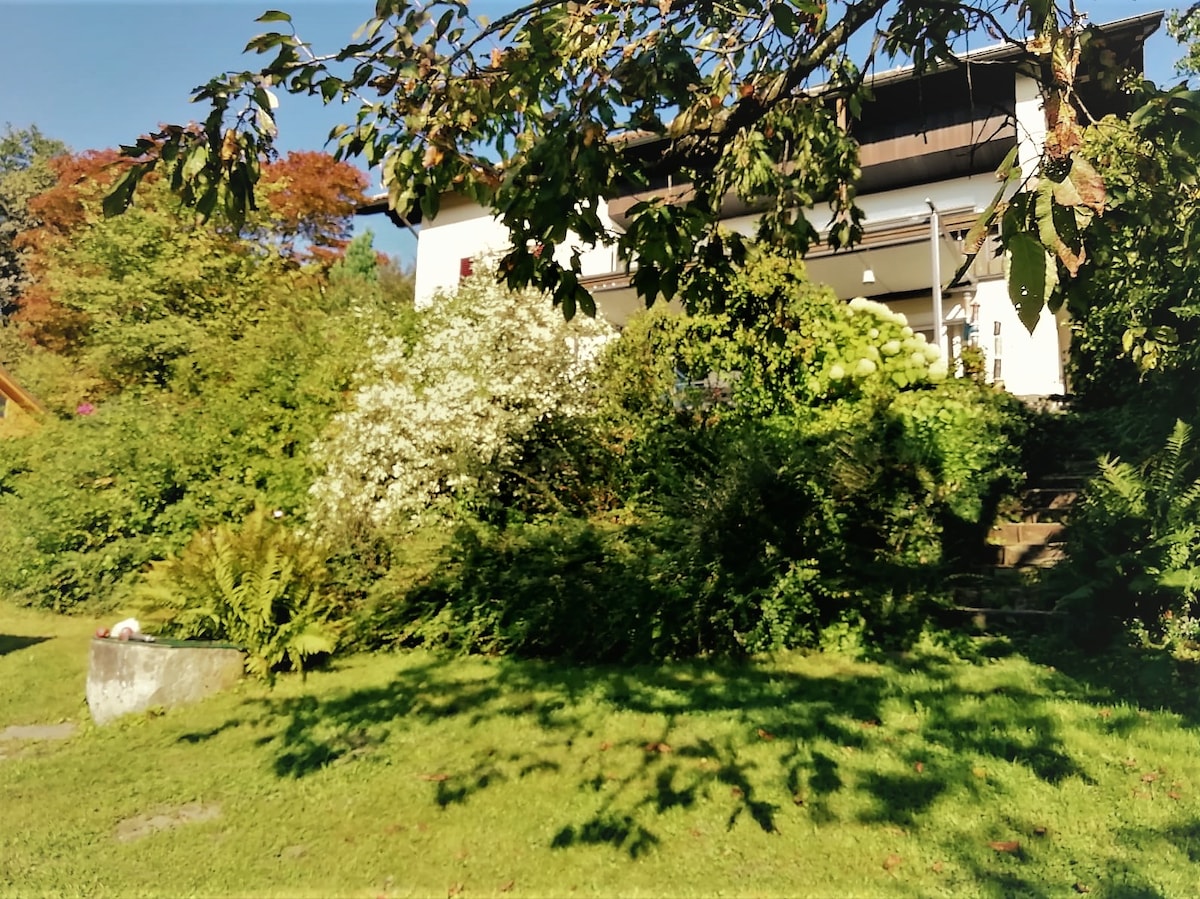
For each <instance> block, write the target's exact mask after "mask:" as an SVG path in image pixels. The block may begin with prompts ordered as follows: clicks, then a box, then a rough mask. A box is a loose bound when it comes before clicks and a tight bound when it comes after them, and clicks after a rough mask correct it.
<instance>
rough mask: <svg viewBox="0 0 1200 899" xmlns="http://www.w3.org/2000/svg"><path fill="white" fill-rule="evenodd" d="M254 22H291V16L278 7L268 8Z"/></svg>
mask: <svg viewBox="0 0 1200 899" xmlns="http://www.w3.org/2000/svg"><path fill="white" fill-rule="evenodd" d="M254 21H255V22H291V21H292V17H291V16H289V15H288V14H287V13H285V12H283V11H281V10H278V9H268V10H267V11H266V12H265V13H263V14H262V15H261V16H259V17H258V18H257V19H255V20H254Z"/></svg>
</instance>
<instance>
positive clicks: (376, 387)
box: [313, 265, 610, 527]
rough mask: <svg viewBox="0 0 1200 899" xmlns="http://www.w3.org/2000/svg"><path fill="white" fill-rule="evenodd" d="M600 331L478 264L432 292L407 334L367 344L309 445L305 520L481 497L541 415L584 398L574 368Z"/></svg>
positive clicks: (393, 520) (412, 514) (407, 514)
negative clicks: (345, 398)
mask: <svg viewBox="0 0 1200 899" xmlns="http://www.w3.org/2000/svg"><path fill="white" fill-rule="evenodd" d="M479 268H480V269H481V270H482V269H483V268H484V266H482V265H481V266H479ZM609 333H610V332H609V329H608V328H607V326H605V325H604V324H603V323H602V322H599V321H596V320H591V319H587V320H585V319H578V320H576V321H575V322H573V323H567V322H564V321H563V318H562V315H561V313H559V312H558V311H557V310H555V309H553V308H551V307H550V305H549V303H548V302H546V301H545V300H544V298H542V297H539V296H536V295H530V294H513V293H509V292H507V291H504V290H502V289H501V288H499V287H498V286H497V285H496V283H495V281H494V280H493V279H492V278H491V276H490V275H486V274H482V273H481V274H478V275H476V276H473V277H472V278H469V279H467V280H466V281H464V282H463V283H462V284H461V285H460V287H459V289H458V291H457V292H456V293H454V294H453V295H451V296H442V297H439V298H437V299H436V300H435V301H434V303H433V305H432V306H431V307H430V308H429V309H427V310H425V311H424V312H423V313H422V314H421V320H420V323H419V325H418V336H417V337H416V339H415V340H404V339H401V338H396V339H392V340H388V341H383V342H381V343H380V344H378V345H377V346H376V348H375V351H374V355H373V357H372V359H371V361H370V363H369V365H368V366H367V368H366V370H365V371H364V372H362V373H361V375H360V378H359V381H360V383H359V387H358V389H357V391H356V393H355V396H354V400H353V406H352V408H351V409H349V410H348V411H346V412H345V413H343V414H341V415H339V416H337V417H336V419H335V421H334V422H333V425H332V427H331V428H330V431H329V433H328V434H327V436H326V437H325V438H324V439H323V441H322V442H321V444H320V445H319V447H318V448H317V455H318V457H319V459H320V461H321V463H322V464H323V467H324V471H323V473H322V475H321V476H320V477H319V478H318V479H317V481H316V484H315V485H314V486H313V495H314V498H315V500H316V506H317V508H316V513H315V514H316V520H318V521H320V522H321V523H322V525H323V526H335V525H339V524H340V523H346V522H350V521H353V520H355V519H362V520H364V521H368V522H370V523H371V525H373V526H375V527H383V526H389V525H405V524H410V523H414V522H416V521H418V520H419V519H420V518H421V517H422V516H427V515H429V514H431V513H432V514H435V515H437V514H445V513H446V512H447V511H451V510H453V509H455V508H456V507H467V508H471V507H475V506H477V505H479V504H483V505H487V504H488V503H490V502H491V501H492V498H493V497H494V496H495V495H496V494H497V492H498V491H499V490H500V489H501V484H502V482H503V481H504V479H505V476H506V475H507V474H508V473H509V472H510V471H511V470H512V468H513V466H514V465H515V464H516V462H517V460H518V459H520V458H521V456H522V455H523V454H524V453H525V451H526V445H527V443H528V442H529V441H530V440H531V439H533V438H534V437H536V435H537V434H539V433H544V432H545V431H544V430H541V428H542V426H543V425H545V424H546V423H547V422H549V421H552V420H553V419H556V418H557V417H560V416H571V415H574V414H579V413H581V412H583V411H584V410H585V409H586V408H587V396H586V392H587V384H586V380H585V378H584V377H583V374H584V372H585V370H586V368H587V366H588V360H589V358H590V356H591V355H593V354H594V349H593V343H594V342H598V341H603V340H604V339H606V336H607V335H608V334H609Z"/></svg>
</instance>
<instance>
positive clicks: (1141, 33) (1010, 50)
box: [355, 10, 1165, 229]
mask: <svg viewBox="0 0 1200 899" xmlns="http://www.w3.org/2000/svg"><path fill="white" fill-rule="evenodd" d="M1164 15H1165V13H1164V11H1163V10H1154V11H1152V12H1148V13H1142V14H1141V15H1137V16H1130V17H1128V18H1124V19H1117V20H1115V21H1112V22H1105V23H1103V24H1101V25H1099V26H1097V27H1098V28H1099V29H1100V30H1101V31H1103V32H1104V33H1105V34H1106V35H1108V36H1110V37H1112V38H1114V39H1116V40H1126V41H1130V42H1131V44H1132V46H1133V47H1135V48H1139V47H1140V46H1141V45H1142V44H1143V43H1144V41H1145V40H1146V38H1147V37H1149V36H1150V35H1151V34H1153V33H1154V32H1155V31H1157V30H1158V28H1159V27H1160V26H1161V25H1162V20H1163V17H1164ZM1026 58H1028V53H1027V52H1026V49H1025V47H1023V46H1022V45H1021V44H1018V43H1013V42H1005V43H998V44H992V45H990V46H987V47H981V48H980V49H978V50H969V51H967V52H965V53H962V54H959V55H957V56H956V58H955V62H944V61H943V62H941V63H940V64H939V65H937V66H935V67H934V72H938V71H949V70H951V69H954V68H957V67H958V66H961V65H964V64H986V63H999V62H1010V63H1011V62H1019V61H1021V60H1023V59H1026ZM924 74H928V73H922V75H924ZM916 77H918V76H917V73H916V67H915V66H913V65H911V64H910V65H905V66H898V67H896V68H892V69H887V70H885V71H883V72H879V73H877V74H874V75H871V76H870V77H869V78H868V83H869V84H870V85H871V86H872V87H883V86H885V85H889V84H895V83H898V82H903V81H905V80H909V79H914V78H916ZM816 90H817V91H820V88H819V87H818V88H817V89H816ZM610 139H611V140H615V141H620V142H622V143H623V144H624V146H625V147H627V148H629V149H630V150H632V151H635V152H637V151H641V150H644V149H645V148H649V147H651V146H653V145H655V144H660V143H666V142H668V141H669V140H670V138H668V137H665V136H663V135H661V134H655V133H651V132H632V133H627V134H619V135H614V136H613V137H612V138H610ZM381 213H382V214H384V215H386V216H387V217H388V218H389V219H390V220H391V221H392V223H393V224H395V225H396V226H397V227H401V228H409V229H411V228H412V226H413V225H416V224H420V222H421V209H420V206H419V205H414V206H413V207H412V208H411V209H409V210H407V211H399V210H396V209H393V208H392V207H391V205H390V203H389V202H388V195H387V193H380V194H376V195H374V196H371V197H368V198H367V200H366V201H365V202H364V203H360V204H359V205H358V207H357V208H356V209H355V215H378V214H381Z"/></svg>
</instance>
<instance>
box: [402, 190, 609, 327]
mask: <svg viewBox="0 0 1200 899" xmlns="http://www.w3.org/2000/svg"><path fill="white" fill-rule="evenodd" d="M600 220H601V221H602V222H603V223H604V225H605V226H606V227H609V228H611V227H612V221H611V219H609V217H608V211H607V207H606V206H605V204H603V203H601V204H600ZM579 244H580V241H579V240H578V239H575V240H568V241H567V243H566V244H564V245H563V246H560V247H559V248H558V250H557V251H556V253H555V257H556V258H557V259H558V260H559V262H561V263H562V264H564V265H566V264H568V263H569V261H570V258H571V247H572V246H577V245H579ZM508 247H509V238H508V231H507V229H505V227H504V226H503V225H502V224H500V221H499V220H498V219H496V218H495V217H493V216H492V215H491V214H490V213H489V212H488V211H487V210H485V209H484V208H483V207H482V206H480V205H478V204H477V203H470V202H465V201H460V202H455V203H454V204H452V205H450V206H449V207H448V208H443V209H442V210H441V211H439V212H438V216H437V218H436V219H435V220H434V221H432V222H428V223H425V224H422V225H421V231H420V237H419V239H418V241H417V277H416V285H415V287H414V294H415V301H416V305H417V307H418V308H422V307H425V306H428V305H429V304H430V303H432V302H433V298H434V296H436V295H437V293H438V292H439V291H449V290H453V289H454V288H455V287H456V286H457V285H458V282H459V280H460V278H461V263H462V260H463V259H473V258H476V257H478V256H485V255H488V254H492V253H502V252H504V251H506V250H507V249H508ZM580 266H581V272H580V274H581V275H582V276H583V277H585V278H587V277H590V276H593V275H606V274H609V273H611V272H615V271H617V251H616V247H615V246H607V245H601V246H597V247H592V248H587V249H584V251H583V254H582V256H581V258H580Z"/></svg>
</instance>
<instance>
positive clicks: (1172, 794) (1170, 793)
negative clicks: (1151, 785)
mask: <svg viewBox="0 0 1200 899" xmlns="http://www.w3.org/2000/svg"><path fill="white" fill-rule="evenodd" d="M1167 798H1168V799H1179V798H1180V795H1179V793H1178V792H1177V791H1176V790H1169V791H1168V792H1167Z"/></svg>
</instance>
